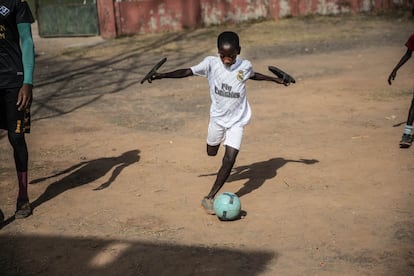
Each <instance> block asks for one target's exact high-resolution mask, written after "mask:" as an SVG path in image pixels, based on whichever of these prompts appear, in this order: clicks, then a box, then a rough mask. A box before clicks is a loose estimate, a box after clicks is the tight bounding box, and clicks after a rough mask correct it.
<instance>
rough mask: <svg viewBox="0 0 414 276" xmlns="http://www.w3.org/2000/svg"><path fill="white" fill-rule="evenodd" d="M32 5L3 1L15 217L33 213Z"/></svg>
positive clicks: (3, 116)
mask: <svg viewBox="0 0 414 276" xmlns="http://www.w3.org/2000/svg"><path fill="white" fill-rule="evenodd" d="M33 22H34V19H33V16H32V13H31V11H30V9H29V5H28V4H27V2H26V1H24V0H1V2H0V129H5V130H7V136H8V139H9V142H10V144H11V145H12V147H13V152H14V161H15V166H16V172H17V178H18V183H19V193H18V196H17V203H16V213H15V218H25V217H28V216H29V215H30V214H31V213H32V210H31V207H30V203H29V197H28V194H27V167H28V151H27V145H26V140H25V136H24V135H25V133H28V132H29V131H30V111H29V107H30V104H31V101H32V79H33V69H34V46H33V38H32V32H31V23H33Z"/></svg>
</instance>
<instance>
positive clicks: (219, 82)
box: [191, 56, 253, 128]
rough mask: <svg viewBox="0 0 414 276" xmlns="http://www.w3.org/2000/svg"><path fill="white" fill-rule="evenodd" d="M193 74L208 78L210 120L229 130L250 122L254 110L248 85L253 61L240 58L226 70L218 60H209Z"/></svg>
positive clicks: (196, 68) (194, 69) (196, 67)
mask: <svg viewBox="0 0 414 276" xmlns="http://www.w3.org/2000/svg"><path fill="white" fill-rule="evenodd" d="M191 70H192V71H193V74H194V75H197V76H204V77H207V78H208V83H209V85H210V97H211V107H210V118H211V119H212V120H214V122H216V123H217V124H219V125H221V126H223V127H226V128H229V127H231V126H233V125H234V124H236V123H240V124H241V125H246V124H247V123H248V122H249V121H250V117H251V110H250V106H249V103H248V101H247V97H246V81H247V80H248V79H249V78H250V77H251V76H252V74H253V68H252V64H251V63H250V61H248V60H243V59H241V58H237V59H236V62H235V63H234V64H233V65H232V66H231V67H226V66H224V64H223V62H222V61H221V59H220V58H219V57H214V56H208V57H206V58H205V59H204V60H203V61H202V62H200V63H199V64H198V65H195V66H193V67H191Z"/></svg>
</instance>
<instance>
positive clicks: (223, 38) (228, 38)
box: [217, 32, 240, 52]
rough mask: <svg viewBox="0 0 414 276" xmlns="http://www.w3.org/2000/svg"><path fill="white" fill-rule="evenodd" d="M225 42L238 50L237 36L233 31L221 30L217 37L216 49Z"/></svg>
mask: <svg viewBox="0 0 414 276" xmlns="http://www.w3.org/2000/svg"><path fill="white" fill-rule="evenodd" d="M227 43H228V44H230V45H231V46H232V47H234V48H235V49H236V50H237V51H239V52H240V44H239V43H240V42H239V36H238V35H237V34H236V33H235V32H222V33H221V34H220V35H219V36H218V37H217V48H218V49H220V48H222V46H223V45H224V44H227Z"/></svg>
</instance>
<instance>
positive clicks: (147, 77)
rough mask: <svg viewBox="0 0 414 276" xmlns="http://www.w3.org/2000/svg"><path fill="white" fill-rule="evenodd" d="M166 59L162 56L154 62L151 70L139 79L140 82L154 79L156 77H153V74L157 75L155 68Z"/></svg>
mask: <svg viewBox="0 0 414 276" xmlns="http://www.w3.org/2000/svg"><path fill="white" fill-rule="evenodd" d="M166 61H167V58H166V57H165V58H163V59H161V60H160V61H158V62H157V64H155V65H154V66H153V67H152V68H151V70H150V71H149V72H148V73H147V74H146V75H145V77H144V78H143V79H142V80H141V84H143V83H144V82H145V81H148V82H149V83H151V81H152V80H155V79H157V78H154V76H156V75H157V70H158V69H159V68H160V67H161V66H162V65H163V64H164V63H165V62H166Z"/></svg>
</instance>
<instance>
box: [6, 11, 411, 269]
mask: <svg viewBox="0 0 414 276" xmlns="http://www.w3.org/2000/svg"><path fill="white" fill-rule="evenodd" d="M224 30H234V31H237V32H238V33H239V34H240V37H241V45H242V53H241V56H242V57H244V58H247V59H249V60H250V61H252V63H253V66H254V69H255V71H257V72H261V73H266V74H271V73H270V72H268V71H267V66H268V65H276V66H278V67H281V68H283V69H285V70H286V71H288V72H290V73H291V74H292V75H293V76H295V77H296V79H297V83H296V84H294V85H291V86H289V87H284V86H281V85H276V84H274V83H269V82H255V81H250V82H249V83H248V99H249V101H250V105H251V107H252V111H253V117H252V121H251V123H250V125H248V126H247V127H246V130H245V136H244V140H243V145H242V148H241V151H240V153H239V156H238V159H237V162H236V164H235V167H234V171H233V173H232V175H231V176H230V178H229V179H228V182H227V183H226V184H225V186H224V187H223V189H222V191H229V192H234V193H237V194H238V195H239V196H240V199H241V202H242V209H243V211H244V212H245V216H244V218H241V219H238V220H236V221H232V222H222V221H220V220H218V218H217V217H215V216H211V215H207V214H205V213H204V211H203V210H202V209H201V207H200V201H201V199H202V197H203V196H205V195H206V194H207V193H208V191H209V189H210V187H211V185H212V184H213V181H214V179H215V173H216V171H217V169H218V168H219V166H220V164H221V158H222V155H223V149H220V151H219V154H218V156H216V157H208V156H207V155H206V153H205V138H206V131H207V123H208V115H209V104H210V102H209V101H210V98H209V92H208V84H207V80H206V79H203V78H200V77H191V78H187V79H179V80H168V79H164V80H160V81H155V82H154V83H152V84H147V83H146V84H143V85H141V84H140V83H139V81H140V80H141V78H142V77H143V75H144V74H145V73H146V72H147V71H148V70H149V68H150V67H151V66H152V65H153V64H154V63H155V62H156V61H158V60H159V59H160V58H161V57H164V56H166V57H168V62H167V63H166V64H165V65H164V67H163V68H162V69H161V71H163V70H165V71H166V70H172V69H177V68H183V67H184V68H185V67H189V66H191V65H194V64H196V63H198V62H199V61H201V60H202V58H203V57H204V56H206V55H215V54H216V49H215V45H216V36H217V35H218V34H219V33H220V32H221V31H224ZM413 31H414V18H413V17H412V16H411V14H408V13H407V14H393V15H376V16H373V15H359V16H351V15H348V16H340V17H305V18H293V19H283V20H280V21H275V22H273V21H272V22H268V21H266V22H256V23H249V24H241V25H230V26H216V27H209V28H202V29H198V30H187V31H183V32H171V33H164V34H151V35H138V36H133V37H124V38H119V39H115V40H108V41H104V40H102V39H100V38H99V37H92V38H60V39H56V38H48V39H45V38H39V37H38V36H35V43H36V53H37V61H36V75H35V82H36V87H35V90H34V103H33V106H32V117H33V122H32V133H31V134H30V135H28V136H27V140H28V144H29V152H30V173H29V177H30V181H31V184H30V186H29V195H30V199H31V202H32V205H33V208H34V212H33V215H32V216H31V217H29V218H27V219H24V220H14V217H13V214H14V210H15V200H16V196H17V184H16V176H15V171H14V164H13V158H12V151H11V147H10V146H9V144H8V141H7V138H6V136H5V133H4V132H0V151H1V154H0V164H1V166H0V208H1V210H2V212H3V214H4V217H5V218H4V222H3V224H2V226H1V227H0V228H1V230H0V274H1V275H376V276H377V275H387V276H390V275H392V276H393V275H395V276H397V275H398V276H401V275H414V196H413V195H414V162H413V161H414V151H413V148H410V149H400V148H399V147H398V142H399V140H400V137H401V134H402V130H403V127H404V123H405V120H406V117H407V112H408V108H409V104H410V101H411V98H412V94H413V87H414V83H413V80H414V78H413V76H414V60H410V61H409V62H408V63H407V64H406V65H405V66H404V67H403V68H401V69H400V71H399V73H398V75H397V78H396V80H395V82H394V84H393V85H392V86H389V85H388V84H387V77H388V74H389V73H390V71H391V70H392V68H393V67H394V66H395V64H396V63H397V62H398V60H399V59H400V58H401V56H402V55H403V54H404V53H405V50H406V48H405V46H404V43H405V42H406V40H407V38H408V36H409V35H410V34H411V33H412V32H413Z"/></svg>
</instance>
